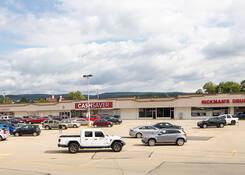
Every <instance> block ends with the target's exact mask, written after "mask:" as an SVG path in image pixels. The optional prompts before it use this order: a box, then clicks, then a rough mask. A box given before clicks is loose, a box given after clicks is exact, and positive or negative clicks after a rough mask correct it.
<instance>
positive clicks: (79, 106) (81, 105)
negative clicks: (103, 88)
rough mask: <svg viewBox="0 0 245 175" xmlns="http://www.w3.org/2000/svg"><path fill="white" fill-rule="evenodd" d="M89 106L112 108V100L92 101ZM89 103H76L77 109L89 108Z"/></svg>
mask: <svg viewBox="0 0 245 175" xmlns="http://www.w3.org/2000/svg"><path fill="white" fill-rule="evenodd" d="M89 107H90V108H92V109H94V108H95V109H96V108H112V107H113V103H112V102H90V103H89ZM87 108H88V103H75V109H87Z"/></svg>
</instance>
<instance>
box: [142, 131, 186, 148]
mask: <svg viewBox="0 0 245 175" xmlns="http://www.w3.org/2000/svg"><path fill="white" fill-rule="evenodd" d="M186 141H187V138H186V133H185V132H184V131H183V130H182V129H164V130H159V131H157V132H155V133H154V134H152V135H145V136H143V138H142V142H143V143H144V144H146V145H149V146H155V145H156V144H158V143H167V144H169V143H175V144H176V145H179V146H182V145H184V143H185V142H186Z"/></svg>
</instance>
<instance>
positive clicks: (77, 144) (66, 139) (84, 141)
mask: <svg viewBox="0 0 245 175" xmlns="http://www.w3.org/2000/svg"><path fill="white" fill-rule="evenodd" d="M58 141H59V143H58V147H68V150H69V152H70V153H76V152H78V151H79V149H80V148H112V150H113V151H114V152H120V151H121V150H122V147H123V146H124V145H125V142H124V141H122V140H121V137H118V136H109V135H107V134H105V133H104V132H103V131H102V130H100V129H85V130H81V134H80V135H61V136H60V137H59V140H58Z"/></svg>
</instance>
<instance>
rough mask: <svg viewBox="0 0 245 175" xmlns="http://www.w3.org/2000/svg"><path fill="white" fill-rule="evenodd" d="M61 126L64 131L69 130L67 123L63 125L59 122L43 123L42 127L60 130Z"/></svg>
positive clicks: (46, 121) (47, 121) (48, 121)
mask: <svg viewBox="0 0 245 175" xmlns="http://www.w3.org/2000/svg"><path fill="white" fill-rule="evenodd" d="M60 126H61V127H62V129H67V128H68V125H67V124H66V123H62V122H60V121H58V120H45V121H44V122H42V127H43V128H45V129H59V128H60Z"/></svg>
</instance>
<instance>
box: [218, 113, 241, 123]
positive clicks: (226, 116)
mask: <svg viewBox="0 0 245 175" xmlns="http://www.w3.org/2000/svg"><path fill="white" fill-rule="evenodd" d="M219 118H224V119H225V121H226V124H227V125H235V124H236V123H238V120H239V119H238V118H235V117H233V116H232V115H231V114H223V115H220V116H219Z"/></svg>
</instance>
